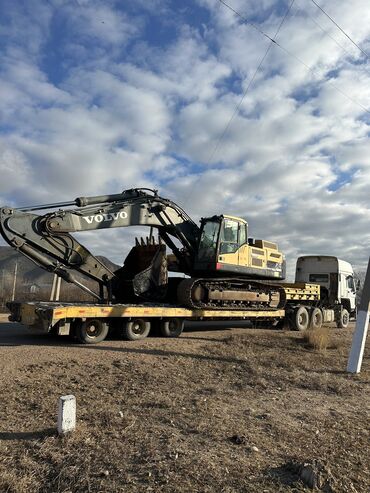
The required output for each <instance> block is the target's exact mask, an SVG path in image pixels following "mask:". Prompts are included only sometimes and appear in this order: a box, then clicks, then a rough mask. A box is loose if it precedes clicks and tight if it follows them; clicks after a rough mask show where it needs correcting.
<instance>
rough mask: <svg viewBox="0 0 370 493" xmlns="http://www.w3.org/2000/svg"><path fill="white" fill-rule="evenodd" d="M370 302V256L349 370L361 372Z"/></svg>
mask: <svg viewBox="0 0 370 493" xmlns="http://www.w3.org/2000/svg"><path fill="white" fill-rule="evenodd" d="M369 304H370V258H369V263H368V266H367V271H366V277H365V282H364V287H363V291H362V296H361V301H360V306H359V308H358V312H357V320H356V328H355V331H354V333H353V338H352V346H351V351H350V353H349V357H348V363H347V372H348V373H360V371H361V365H362V359H363V356H364V350H365V342H366V336H367V329H368V326H369Z"/></svg>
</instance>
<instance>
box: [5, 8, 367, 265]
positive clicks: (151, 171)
mask: <svg viewBox="0 0 370 493" xmlns="http://www.w3.org/2000/svg"><path fill="white" fill-rule="evenodd" d="M31 4H32V7H33V9H31V7H29V8H28V7H27V9H26V11H24V10H23V9H22V8H21V4H20V3H18V2H13V3H12V6H11V9H10V10H9V12H8V14H9V18H10V19H11V20H10V21H9V22H7V23H6V25H5V24H4V26H3V27H2V28H0V36H2V39H3V40H5V41H4V45H3V48H2V50H3V53H2V54H3V63H2V65H1V68H0V112H1V116H2V120H1V122H0V124H1V125H2V126H1V127H0V132H1V148H0V156H1V158H0V172H1V175H0V176H1V180H0V194H1V196H2V200H4V201H6V202H10V203H16V204H17V205H23V204H25V203H26V204H27V203H32V202H34V203H40V202H54V201H56V200H64V199H67V200H70V199H71V198H74V197H76V196H78V195H94V194H98V193H99V194H100V193H115V192H117V191H120V190H122V189H124V188H131V187H134V186H143V185H146V186H158V187H159V188H160V189H161V191H162V193H163V195H164V196H168V197H170V198H172V199H173V200H175V201H176V202H178V203H179V204H180V205H183V206H184V207H185V209H186V210H187V211H188V212H189V213H190V214H191V215H193V216H194V217H195V218H199V217H200V216H206V215H208V214H214V213H222V212H225V213H226V212H227V213H233V214H239V215H241V216H245V217H246V218H247V219H248V221H249V223H250V234H251V235H252V236H254V237H265V238H270V239H273V240H278V241H279V242H280V244H281V248H282V249H284V251H286V253H287V255H288V258H289V266H290V271H291V272H292V270H293V263H294V259H295V257H296V256H297V255H298V254H302V253H333V254H336V255H339V256H341V257H344V258H348V259H349V260H350V261H352V262H353V263H354V264H355V265H360V266H364V264H365V262H366V260H367V257H368V253H367V244H368V242H369V240H370V238H369V236H370V233H367V231H369V227H370V216H369V207H368V189H369V186H370V158H369V156H370V146H369V138H368V135H369V118H368V114H367V113H366V112H365V111H364V110H363V109H362V108H361V106H359V105H358V104H356V103H357V102H358V103H360V104H361V105H363V106H364V107H367V108H369V107H370V89H369V88H370V84H369V63H368V62H367V63H366V61H365V60H364V57H363V56H362V55H361V53H360V52H359V51H358V50H357V49H356V48H354V47H353V45H351V44H350V43H349V41H348V39H346V38H345V37H343V35H342V34H340V33H339V31H338V30H337V29H336V28H335V27H333V25H332V24H330V21H329V20H328V19H327V18H325V17H324V16H322V14H320V12H319V11H318V10H317V9H315V8H313V6H312V4H311V3H310V2H309V3H308V4H307V3H303V2H301V1H296V2H295V4H294V6H293V10H292V12H291V15H290V16H289V17H288V18H287V20H286V22H285V24H284V25H283V27H282V30H281V32H280V34H279V37H278V41H279V43H281V44H282V45H283V46H285V47H286V48H288V49H289V50H290V51H291V52H292V53H294V54H295V55H296V56H298V57H299V58H300V59H302V60H303V61H304V62H305V63H306V64H308V65H309V66H310V67H312V68H313V70H314V71H315V75H314V74H312V73H311V72H310V71H308V70H307V69H306V68H305V67H303V66H302V65H301V64H300V63H299V62H298V61H297V60H295V59H294V58H292V57H290V56H289V55H287V54H286V53H284V51H282V50H280V49H279V47H277V46H273V47H272V49H271V50H270V53H269V55H268V57H267V58H266V60H265V63H264V65H263V66H262V68H261V70H260V71H259V72H258V74H257V76H256V79H255V82H254V83H253V85H251V87H250V88H249V89H248V92H247V94H246V96H245V98H244V100H243V102H242V104H241V105H240V108H239V111H238V113H237V115H236V116H235V117H234V118H233V120H232V122H231V124H230V126H229V128H228V130H227V132H226V133H225V135H224V137H223V139H222V142H220V144H219V145H218V146H217V148H216V152H213V151H214V150H215V146H216V144H217V142H218V139H219V137H220V135H221V134H222V133H223V131H224V129H225V126H226V124H227V123H228V121H229V120H230V118H231V115H232V114H233V112H234V110H235V107H236V106H237V105H238V104H239V103H240V101H241V96H242V94H243V92H244V91H246V90H247V87H248V84H249V82H250V78H251V76H252V75H253V73H254V71H255V69H256V67H257V65H258V63H259V61H260V59H261V57H262V55H263V53H264V52H265V50H266V47H267V44H268V41H267V40H266V38H263V37H262V36H261V35H260V34H259V33H257V32H256V31H255V30H253V29H252V28H251V27H250V26H246V25H243V24H241V23H240V21H239V20H238V19H237V18H236V16H235V15H234V14H232V13H231V12H230V11H228V10H227V9H225V8H224V7H223V6H222V5H221V4H219V3H218V2H214V1H211V0H200V1H199V2H198V5H201V6H202V8H203V9H205V10H202V11H199V17H200V18H201V17H202V16H203V17H202V20H201V21H199V22H198V19H197V18H196V15H195V16H194V13H195V14H196V13H197V10H196V9H197V3H196V2H195V3H191V4H189V5H187V6H186V7H184V8H183V9H180V8H178V7H176V6H174V5H172V4H169V3H168V2H166V1H159V0H158V1H156V2H155V3H154V2H151V3H150V4H149V3H148V2H142V1H141V2H128V3H127V5H126V4H125V5H123V3H122V2H115V1H113V0H109V1H107V2H99V1H97V0H93V1H83V0H80V1H78V2H74V1H72V0H71V1H68V2H64V1H63V2H62V1H59V0H54V1H53V2H50V3H49V4H48V5H47V6H45V5H44V4H43V2H40V1H38V0H33V1H32V2H30V5H31ZM230 4H232V5H233V7H235V8H236V9H237V10H239V11H240V12H241V13H242V14H243V15H246V16H248V17H250V18H251V19H253V22H255V23H257V24H259V25H260V26H261V28H262V29H263V30H264V31H265V32H268V33H269V34H270V35H272V34H273V33H274V32H275V30H276V28H277V25H278V23H279V22H280V20H281V15H282V9H281V7H282V3H281V2H276V1H273V0H266V1H264V2H256V1H254V0H250V1H248V2H245V1H242V0H234V1H233V2H230ZM322 6H323V7H324V8H325V9H326V10H327V11H328V12H330V13H331V15H332V16H333V18H335V19H336V20H337V21H338V22H339V23H340V24H341V25H342V26H343V27H344V28H345V29H346V30H347V31H348V32H349V33H350V34H351V35H352V37H353V38H354V39H356V41H357V42H358V43H359V44H361V46H364V47H368V46H369V38H370V10H369V9H368V8H367V2H365V0H354V1H353V2H350V3H349V2H347V4H345V5H344V4H343V5H340V6H339V5H338V3H337V2H334V0H330V1H329V0H328V1H326V2H324V1H323V2H322ZM277 7H280V8H277ZM31 10H32V12H31ZM28 16H30V19H31V22H27V17H28ZM207 16H208V17H209V20H208V21H206V19H208V17H207ZM312 19H313V20H315V21H316V22H318V23H319V24H320V26H322V28H323V29H325V30H326V31H328V33H330V35H331V36H332V37H334V38H335V39H336V40H337V41H338V42H340V43H341V44H342V45H343V46H344V47H345V49H346V50H347V51H349V52H350V53H351V56H348V54H346V53H344V52H343V51H342V50H341V48H340V47H339V46H338V45H337V44H336V43H335V42H334V41H333V39H331V38H330V37H328V36H326V35H325V34H324V33H323V31H322V30H321V29H320V28H318V26H317V25H316V24H315V23H314V22H313V21H312ZM58 21H63V27H64V30H65V31H63V29H61V25H59V26H57V27H58V29H59V31H58V29H57V28H56V23H57V22H58ZM56 33H59V34H58V35H56ZM58 36H59V38H58ZM367 49H368V48H367ZM50 60H51V61H50ZM55 60H57V61H58V62H60V66H58V67H55V66H54V65H53V63H55ZM56 69H58V70H56ZM55 72H57V75H56V74H55ZM330 82H332V84H331V83H330ZM334 86H335V87H334ZM341 92H344V93H346V94H348V96H349V97H350V98H351V99H353V100H354V101H350V100H349V99H348V98H347V97H346V96H343V94H341ZM133 233H134V232H133V231H131V230H130V231H118V230H117V231H114V232H107V234H106V236H105V235H103V234H102V233H101V232H99V233H96V234H91V235H87V236H88V237H89V239H90V241H91V242H92V243H91V244H92V249H93V250H94V246H95V248H96V249H97V250H98V252H99V253H104V252H105V250H106V252H107V254H108V253H109V254H111V256H112V258H113V259H114V260H116V261H117V260H118V259H119V258H121V255H123V253H124V251H127V249H128V243H130V242H131V241H132V239H133ZM87 236H86V238H87ZM81 240H83V238H82V237H81Z"/></svg>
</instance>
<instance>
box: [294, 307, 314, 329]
mask: <svg viewBox="0 0 370 493" xmlns="http://www.w3.org/2000/svg"><path fill="white" fill-rule="evenodd" d="M309 323H310V317H309V315H308V311H307V308H305V307H304V306H299V307H297V308H295V310H294V312H293V329H294V330H299V331H304V330H307V329H308V326H309Z"/></svg>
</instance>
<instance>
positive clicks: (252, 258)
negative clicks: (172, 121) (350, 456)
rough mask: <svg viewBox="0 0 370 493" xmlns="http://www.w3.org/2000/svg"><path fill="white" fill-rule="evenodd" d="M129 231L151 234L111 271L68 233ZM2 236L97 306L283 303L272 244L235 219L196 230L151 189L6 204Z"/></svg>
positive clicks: (281, 274)
mask: <svg viewBox="0 0 370 493" xmlns="http://www.w3.org/2000/svg"><path fill="white" fill-rule="evenodd" d="M35 211H37V212H38V213H37V214H36V213H35ZM39 211H47V212H46V213H40V212H39ZM128 226H147V227H149V228H150V234H149V236H148V237H147V238H146V239H145V240H144V239H142V238H141V239H136V245H135V246H134V247H133V248H132V249H131V251H130V252H129V254H128V256H127V257H126V259H125V261H124V264H123V266H122V267H120V268H119V269H117V270H115V271H113V270H111V269H109V268H108V267H107V266H106V265H104V263H103V262H102V261H100V260H99V259H98V258H97V257H96V256H94V255H93V254H92V253H91V252H90V251H89V250H88V249H87V248H85V247H84V246H83V245H82V244H81V243H80V242H79V241H77V239H76V238H74V237H73V235H72V234H71V233H75V232H84V231H92V230H100V229H108V228H122V227H128ZM154 229H156V230H157V232H158V239H156V238H155V236H154ZM0 233H1V235H2V237H3V238H4V239H5V241H6V242H7V243H8V244H9V245H11V246H12V247H13V248H15V249H16V250H18V251H19V252H21V253H22V254H23V255H25V256H26V257H28V258H29V259H30V260H32V261H33V262H34V263H36V264H37V265H38V266H40V267H42V268H44V269H46V270H47V271H50V272H53V273H55V274H57V275H58V276H60V277H61V278H62V279H64V280H65V281H67V282H70V283H74V284H76V285H77V286H79V287H80V288H81V289H82V290H84V291H86V292H88V293H89V295H91V296H92V297H93V298H95V299H96V300H97V301H98V302H99V303H107V304H113V303H142V302H143V300H145V301H152V302H158V301H161V302H163V303H170V304H180V305H182V306H185V307H190V308H213V309H215V308H216V309H228V310H230V309H245V308H247V309H249V310H261V309H265V308H268V309H278V308H280V307H281V306H283V305H284V303H285V299H284V290H283V289H282V288H281V287H279V283H278V282H276V281H280V280H283V279H284V278H285V258H284V255H283V254H282V253H281V252H280V251H279V250H278V247H277V245H276V244H275V243H273V242H271V241H266V240H254V239H252V238H248V224H247V222H246V221H245V220H244V219H242V218H239V217H234V216H229V215H224V214H222V215H215V216H212V217H206V218H202V219H201V221H200V225H198V224H196V223H195V222H194V221H193V220H192V219H191V218H190V217H189V216H188V214H187V213H186V212H185V211H184V210H183V209H182V208H181V207H179V206H178V205H177V204H175V203H174V202H173V201H171V200H169V199H165V198H162V197H160V196H159V195H158V191H157V190H153V189H149V188H134V189H129V190H124V191H123V192H122V193H118V194H111V195H100V196H93V197H78V198H77V199H75V200H74V201H70V202H60V203H53V204H43V205H35V206H31V207H21V208H17V209H15V208H12V207H7V206H5V207H2V208H1V209H0ZM166 247H168V248H169V250H170V251H171V253H170V254H167V250H166ZM76 272H79V273H80V274H82V276H76ZM169 272H177V273H181V274H185V275H186V276H187V277H185V276H184V275H183V276H177V277H176V276H169V274H168V273H169ZM85 277H87V278H89V279H93V280H94V281H96V282H97V285H98V289H97V290H96V291H94V290H93V289H90V287H88V286H87V285H86V283H84V278H85Z"/></svg>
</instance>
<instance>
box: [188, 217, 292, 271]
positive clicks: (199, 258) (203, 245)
mask: <svg viewBox="0 0 370 493" xmlns="http://www.w3.org/2000/svg"><path fill="white" fill-rule="evenodd" d="M194 270H195V272H197V273H199V274H201V275H203V276H206V277H209V276H210V273H212V275H215V276H229V275H235V274H236V275H240V276H241V277H246V276H248V277H251V278H257V277H258V278H261V279H284V278H285V259H284V256H283V254H282V253H281V252H279V251H278V247H277V245H276V243H272V242H270V241H266V240H253V239H250V238H249V239H248V223H247V221H245V219H242V218H239V217H234V216H226V215H220V216H213V217H209V218H203V219H202V221H201V234H200V240H199V246H198V251H197V255H196V258H195V263H194Z"/></svg>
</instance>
